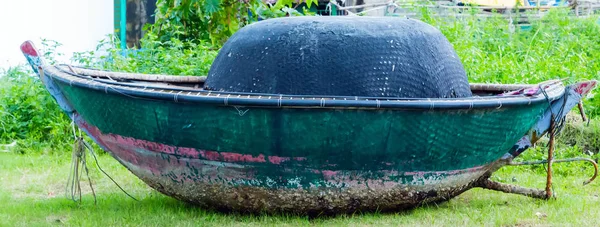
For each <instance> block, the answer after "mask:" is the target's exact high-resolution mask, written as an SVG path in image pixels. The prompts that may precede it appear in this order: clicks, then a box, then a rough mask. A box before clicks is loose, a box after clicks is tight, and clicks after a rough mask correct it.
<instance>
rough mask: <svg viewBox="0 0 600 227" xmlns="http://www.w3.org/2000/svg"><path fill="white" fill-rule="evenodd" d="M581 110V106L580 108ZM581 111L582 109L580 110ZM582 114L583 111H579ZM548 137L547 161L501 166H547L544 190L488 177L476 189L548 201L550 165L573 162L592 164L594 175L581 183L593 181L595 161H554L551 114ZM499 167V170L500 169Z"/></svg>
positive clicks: (550, 196) (582, 159)
mask: <svg viewBox="0 0 600 227" xmlns="http://www.w3.org/2000/svg"><path fill="white" fill-rule="evenodd" d="M580 108H582V106H580ZM581 110H582V109H581ZM581 112H582V113H583V110H582V111H581ZM582 117H583V118H584V119H585V115H584V114H582ZM548 134H549V136H550V141H549V143H548V146H549V147H548V159H547V160H542V161H526V162H513V161H512V158H511V159H508V160H505V161H504V163H503V165H500V167H501V166H519V165H537V164H548V169H547V178H546V188H545V190H539V189H532V188H524V187H520V186H517V185H510V184H503V183H499V182H494V181H492V180H490V179H489V175H488V177H485V178H482V179H481V181H480V182H479V184H478V187H481V188H485V189H490V190H495V191H501V192H505V193H512V194H519V195H524V196H528V197H532V198H536V199H550V198H552V197H553V193H552V164H553V163H561V162H575V161H586V162H590V163H592V165H593V166H594V175H593V176H592V178H590V179H589V180H586V181H584V182H583V185H587V184H589V183H591V182H592V181H594V180H595V179H596V177H597V176H598V164H597V163H596V161H594V160H593V159H590V158H568V159H558V160H554V141H555V135H556V133H555V121H554V114H552V118H551V121H550V128H549V132H548ZM500 167H499V168H500Z"/></svg>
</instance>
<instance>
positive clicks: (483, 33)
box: [421, 9, 600, 117]
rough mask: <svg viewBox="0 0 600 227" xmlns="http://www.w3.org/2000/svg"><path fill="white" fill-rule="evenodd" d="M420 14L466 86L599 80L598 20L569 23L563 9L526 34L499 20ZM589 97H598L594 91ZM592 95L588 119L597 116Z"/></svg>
mask: <svg viewBox="0 0 600 227" xmlns="http://www.w3.org/2000/svg"><path fill="white" fill-rule="evenodd" d="M421 10H422V11H421V13H422V19H423V20H424V21H425V22H427V23H429V24H431V25H433V26H434V27H436V28H438V29H440V31H441V32H442V33H443V34H444V35H445V36H446V37H447V38H448V40H449V41H450V42H451V43H452V44H453V46H454V48H455V50H456V52H457V54H458V55H459V57H460V58H461V61H462V63H463V65H464V67H465V69H466V71H467V75H468V77H469V81H470V82H484V83H538V82H541V81H544V80H550V79H565V82H566V83H572V82H575V81H581V80H590V79H596V80H598V79H600V35H598V34H600V24H598V15H592V16H590V17H588V18H575V17H572V16H570V15H569V11H568V10H561V9H553V10H551V11H550V12H549V13H548V14H547V15H545V16H544V18H543V19H542V20H533V19H532V20H531V27H530V29H521V28H519V26H518V25H516V23H509V21H508V20H507V19H505V18H501V17H500V16H496V17H491V18H481V17H477V16H475V15H472V16H470V17H469V16H468V17H465V18H463V19H461V20H452V19H447V18H444V17H437V16H435V15H433V14H431V13H430V12H428V11H427V10H424V9H421ZM515 16H517V15H515ZM515 21H516V19H515ZM594 92H595V93H596V94H597V93H600V89H596V90H595V91H594ZM598 96H599V95H595V96H594V98H593V99H587V100H585V103H586V106H587V107H588V108H587V110H588V113H589V114H590V115H591V116H594V117H596V116H600V115H599V114H600V97H598Z"/></svg>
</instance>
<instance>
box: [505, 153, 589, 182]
mask: <svg viewBox="0 0 600 227" xmlns="http://www.w3.org/2000/svg"><path fill="white" fill-rule="evenodd" d="M577 161H584V162H590V163H592V165H593V166H594V175H593V176H592V178H590V179H588V180H586V181H584V182H583V185H587V184H589V183H591V182H592V181H594V180H595V179H596V177H597V176H598V164H597V163H596V161H594V160H593V159H591V158H567V159H558V160H553V161H552V162H553V163H560V162H577ZM545 163H548V161H547V160H542V161H533V162H509V163H508V164H507V165H509V166H520V165H537V164H545Z"/></svg>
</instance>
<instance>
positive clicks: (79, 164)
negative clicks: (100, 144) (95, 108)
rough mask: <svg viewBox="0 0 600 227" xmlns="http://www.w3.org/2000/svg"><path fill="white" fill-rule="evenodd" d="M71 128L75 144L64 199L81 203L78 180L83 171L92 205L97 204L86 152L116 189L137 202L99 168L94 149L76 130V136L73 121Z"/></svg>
mask: <svg viewBox="0 0 600 227" xmlns="http://www.w3.org/2000/svg"><path fill="white" fill-rule="evenodd" d="M71 126H72V130H73V138H74V139H75V143H74V144H73V154H72V156H71V160H72V161H71V168H70V172H69V178H68V181H67V185H66V192H67V195H66V197H67V198H69V199H71V200H73V201H75V202H79V203H81V185H80V178H81V175H82V173H81V171H82V170H83V171H85V174H86V176H87V178H88V183H89V186H90V189H91V190H92V195H93V196H94V204H97V199H96V192H95V191H94V187H93V186H92V180H91V178H90V176H89V169H88V166H87V153H86V150H88V151H89V152H90V154H91V155H92V157H93V158H94V161H95V162H96V166H97V167H98V169H99V170H100V171H101V172H102V173H104V175H106V176H107V177H108V178H109V179H110V180H111V181H112V182H113V183H114V184H115V185H117V187H118V188H119V189H121V191H122V192H123V193H125V194H126V195H127V196H129V197H130V198H132V199H133V200H135V201H139V200H138V199H136V198H135V197H133V196H132V195H130V194H129V193H127V191H125V190H124V189H123V188H122V187H121V185H119V184H118V183H117V182H116V181H115V180H114V179H113V178H112V177H111V176H110V175H108V173H106V172H105V171H104V170H103V169H102V167H100V164H99V163H98V158H97V157H96V153H95V152H94V148H93V147H92V146H91V145H90V144H89V143H88V142H86V141H85V140H84V139H83V135H82V133H81V130H78V131H79V135H77V132H76V131H75V122H74V121H72V122H71Z"/></svg>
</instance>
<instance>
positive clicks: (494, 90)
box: [53, 65, 562, 101]
mask: <svg viewBox="0 0 600 227" xmlns="http://www.w3.org/2000/svg"><path fill="white" fill-rule="evenodd" d="M61 66H63V67H60V66H54V67H53V68H55V69H56V70H58V71H59V72H61V73H65V74H68V75H70V76H73V77H77V78H81V79H84V80H90V79H92V81H94V82H98V83H103V84H106V85H107V86H110V85H114V86H123V87H135V88H143V89H160V90H163V91H165V92H167V91H184V92H204V93H206V92H208V93H213V94H222V95H234V96H240V95H241V96H265V97H268V96H271V97H286V98H308V99H312V98H328V99H334V100H335V99H346V98H352V99H354V98H359V99H367V100H406V101H419V100H427V98H395V97H354V96H351V97H350V96H323V95H281V94H266V93H265V94H263V93H241V92H224V91H211V90H205V89H203V87H202V86H198V85H200V84H201V83H189V82H184V83H182V84H186V85H187V86H181V85H182V84H180V83H177V82H174V83H165V81H160V80H153V81H147V80H141V81H140V80H138V78H134V77H129V78H131V79H125V78H124V77H120V79H121V80H115V78H112V76H110V77H109V76H108V75H104V76H102V75H99V74H101V73H89V72H90V71H96V72H102V73H104V72H107V71H102V70H97V69H85V68H81V67H75V66H68V65H61ZM77 71H80V72H77ZM108 73H113V72H108ZM117 73H118V72H117ZM121 74H129V73H121ZM134 74H135V75H137V76H140V75H142V76H146V75H154V74H139V73H134ZM162 76H164V75H162ZM173 77H195V76H173ZM123 80H126V81H128V82H126V81H123ZM540 84H546V85H556V84H558V85H559V86H549V87H548V89H547V90H546V91H547V92H552V91H554V90H555V89H559V88H560V87H561V85H562V84H561V83H560V80H550V81H545V82H542V83H540ZM540 84H483V83H471V84H470V87H471V90H472V92H473V96H472V97H467V98H436V99H431V100H439V101H461V100H478V99H479V100H487V99H508V98H524V97H525V98H531V96H525V95H506V96H498V94H502V93H504V92H508V91H515V90H519V89H524V88H532V87H534V86H539V85H540ZM191 85H195V87H194V86H191Z"/></svg>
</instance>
